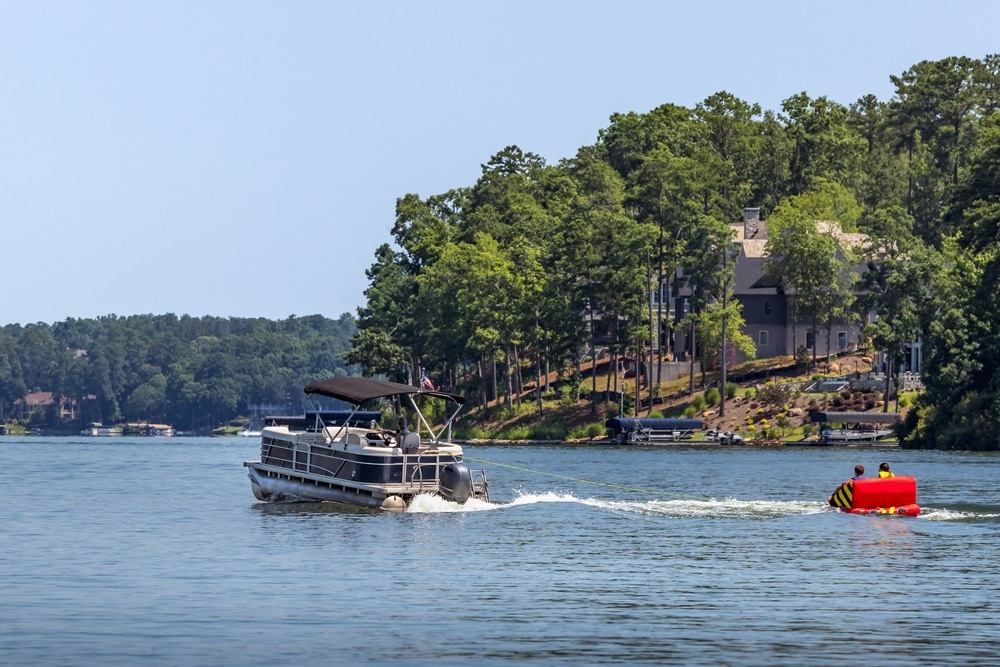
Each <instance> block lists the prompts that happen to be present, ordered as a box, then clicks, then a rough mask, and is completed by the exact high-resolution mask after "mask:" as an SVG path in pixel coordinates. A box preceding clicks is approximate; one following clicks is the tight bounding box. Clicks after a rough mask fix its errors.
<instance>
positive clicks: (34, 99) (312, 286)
mask: <svg viewBox="0 0 1000 667" xmlns="http://www.w3.org/2000/svg"><path fill="white" fill-rule="evenodd" d="M998 26H1000V2H994V1H986V0H983V1H977V2H972V1H965V2H963V1H962V0H952V1H951V2H947V3H945V2H940V1H935V2H929V1H920V0H909V1H879V0H864V1H858V0H844V1H841V2H837V3H816V2H806V1H798V2H792V1H788V2H767V1H758V2H746V1H740V2H692V1H690V0H689V1H688V2H683V3H681V2H668V1H666V0H663V1H659V2H655V1H629V0H623V1H619V2H614V3H612V2H591V1H587V0H576V1H573V2H570V1H564V2H545V1H543V0H534V1H531V2H517V1H504V2H489V3H487V2H474V1H473V0H467V1H465V2H421V1H417V0H414V1H411V2H377V1H373V2H353V3H346V2H332V1H329V2H311V1H293V2H278V1H274V2H252V1H246V0H240V1H232V2H208V1H200V2H185V1H181V0H171V1H169V2H155V1H145V0H143V1H129V2H88V1H79V2H76V1H74V2H45V1H37V0H32V1H30V2H28V1H23V2H8V1H5V0H0V229H2V230H3V234H2V237H0V276H2V286H3V290H2V294H0V324H7V323H13V322H17V323H21V324H26V323H29V322H48V323H52V322H57V321H61V320H64V319H66V318H67V317H97V316H100V315H107V314H110V313H115V314H118V315H132V314H137V313H154V314H160V313H167V312H173V313H176V314H178V315H180V314H184V313H187V314H190V315H194V316H201V315H220V316H230V315H235V316H248V317H256V316H262V317H267V318H272V319H276V318H284V317H287V316H289V315H292V314H295V315H309V314H314V313H320V314H323V315H327V316H329V317H337V316H339V315H340V314H341V313H344V312H350V313H354V312H355V308H356V307H357V306H359V305H361V304H362V303H363V300H364V295H363V292H364V289H365V287H366V286H367V281H366V278H365V275H364V272H365V269H366V268H367V267H368V266H369V265H370V264H371V262H372V259H373V253H374V251H375V249H376V248H377V247H378V246H379V245H380V244H381V243H383V242H388V241H390V240H391V237H390V234H389V231H390V229H391V227H392V224H393V216H394V206H395V200H396V198H397V197H400V196H402V195H404V194H406V193H410V192H414V193H418V194H419V195H420V196H422V197H426V196H428V195H432V194H438V193H441V192H445V191H446V190H448V189H450V188H453V187H459V186H467V185H472V184H473V183H474V182H475V180H476V178H477V177H478V176H479V174H480V168H481V165H482V164H483V163H485V162H486V161H487V160H488V159H489V157H490V156H491V155H492V154H494V153H496V152H497V151H499V150H501V149H503V148H504V147H505V146H507V145H510V144H516V145H518V146H520V147H521V148H522V149H523V150H527V151H532V152H534V153H537V154H539V155H541V156H543V157H544V158H545V159H546V160H547V161H548V162H550V163H555V162H557V161H558V160H560V159H561V158H564V157H570V156H572V155H573V154H574V153H575V152H576V150H577V148H579V147H580V146H584V145H588V144H592V143H594V141H595V140H596V138H597V133H598V131H599V130H600V129H601V128H603V127H606V126H607V124H608V117H609V116H610V115H611V114H612V113H615V112H628V111H636V112H646V111H649V110H650V109H652V108H654V107H656V106H658V105H660V104H663V103H666V102H672V103H675V104H679V105H684V106H693V105H694V104H696V103H697V102H700V101H702V100H704V99H705V98H706V97H707V96H708V95H710V94H712V93H714V92H717V91H720V90H726V91H729V92H730V93H733V94H735V95H737V96H738V97H740V98H742V99H744V100H746V101H749V102H757V103H759V104H760V105H761V106H762V107H763V108H765V109H772V110H776V111H777V110H780V106H781V100H783V99H785V98H787V97H789V96H791V95H793V94H795V93H798V92H802V91H805V92H806V93H808V94H809V95H810V96H813V97H816V96H820V95H826V96H827V97H829V98H831V99H833V100H835V101H837V102H840V103H842V104H850V103H851V102H854V101H855V100H857V99H858V98H859V97H861V96H862V95H865V94H867V93H873V94H875V95H876V96H878V97H879V98H880V99H882V100H888V99H890V98H891V97H892V95H893V87H892V85H891V83H890V81H889V76H890V75H892V74H899V73H901V72H903V71H904V70H906V69H907V68H909V67H910V66H911V65H913V64H915V63H917V62H919V61H921V60H937V59H940V58H944V57H947V56H952V55H966V56H970V57H975V58H981V57H983V56H984V55H986V54H989V53H997V52H1000V31H998Z"/></svg>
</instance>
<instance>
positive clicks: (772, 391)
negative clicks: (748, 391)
mask: <svg viewBox="0 0 1000 667" xmlns="http://www.w3.org/2000/svg"><path fill="white" fill-rule="evenodd" d="M757 397H758V398H759V399H760V401H761V402H762V403H763V404H764V405H773V406H775V407H778V406H780V405H784V404H785V403H788V401H790V400H791V398H792V391H791V389H789V388H788V387H784V386H781V385H777V384H769V385H767V386H764V387H761V390H760V391H759V392H757Z"/></svg>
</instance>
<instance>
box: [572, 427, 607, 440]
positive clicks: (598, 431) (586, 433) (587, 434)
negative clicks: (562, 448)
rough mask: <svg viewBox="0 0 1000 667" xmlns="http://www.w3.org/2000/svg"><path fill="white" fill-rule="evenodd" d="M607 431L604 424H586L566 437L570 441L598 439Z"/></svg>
mask: <svg viewBox="0 0 1000 667" xmlns="http://www.w3.org/2000/svg"><path fill="white" fill-rule="evenodd" d="M608 431H609V429H608V428H606V427H605V426H604V424H587V425H586V426H584V427H582V428H578V429H574V430H572V431H570V432H569V434H568V435H567V436H566V437H567V438H568V439H570V440H583V439H585V438H586V439H593V438H598V437H600V436H603V435H607V434H608Z"/></svg>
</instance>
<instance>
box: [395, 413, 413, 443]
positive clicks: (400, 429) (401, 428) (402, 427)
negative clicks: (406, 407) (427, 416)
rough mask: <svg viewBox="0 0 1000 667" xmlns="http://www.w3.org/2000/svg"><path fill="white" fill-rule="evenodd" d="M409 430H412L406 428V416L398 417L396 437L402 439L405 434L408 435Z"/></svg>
mask: <svg viewBox="0 0 1000 667" xmlns="http://www.w3.org/2000/svg"><path fill="white" fill-rule="evenodd" d="M409 432H410V431H409V429H408V428H406V417H400V418H399V419H397V420H396V437H397V438H399V439H400V440H402V439H403V436H404V435H406V434H407V433H409Z"/></svg>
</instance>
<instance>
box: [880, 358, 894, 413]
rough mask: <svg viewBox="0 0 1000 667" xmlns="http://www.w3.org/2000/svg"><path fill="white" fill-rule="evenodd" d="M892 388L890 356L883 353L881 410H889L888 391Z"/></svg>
mask: <svg viewBox="0 0 1000 667" xmlns="http://www.w3.org/2000/svg"><path fill="white" fill-rule="evenodd" d="M891 389H892V357H890V356H889V353H888V352H887V353H886V355H885V396H883V397H882V412H889V393H890V390H891Z"/></svg>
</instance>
